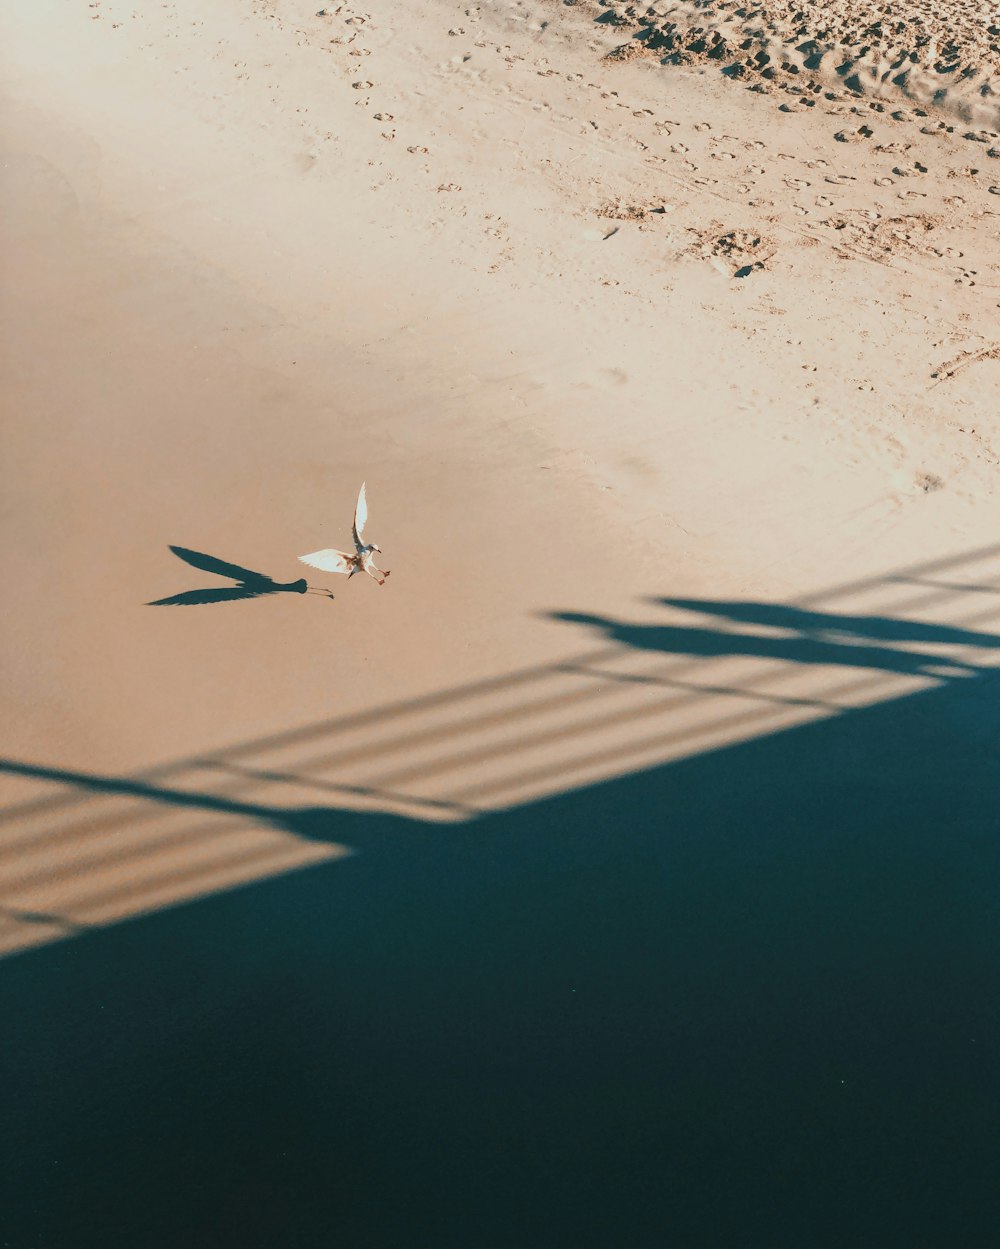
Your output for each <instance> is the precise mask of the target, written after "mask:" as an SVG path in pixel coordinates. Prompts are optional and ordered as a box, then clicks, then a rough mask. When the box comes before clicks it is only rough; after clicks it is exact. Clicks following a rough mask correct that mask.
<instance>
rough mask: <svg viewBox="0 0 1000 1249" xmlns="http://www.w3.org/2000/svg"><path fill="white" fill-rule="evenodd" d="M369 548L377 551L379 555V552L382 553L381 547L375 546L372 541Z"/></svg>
mask: <svg viewBox="0 0 1000 1249" xmlns="http://www.w3.org/2000/svg"><path fill="white" fill-rule="evenodd" d="M371 549H372V550H373V551H378V553H379V555H381V554H382V548H381V547H380V546H376V545H375V543H374V542H373V543H372V548H371Z"/></svg>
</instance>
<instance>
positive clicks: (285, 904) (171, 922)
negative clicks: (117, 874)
mask: <svg viewBox="0 0 1000 1249" xmlns="http://www.w3.org/2000/svg"><path fill="white" fill-rule="evenodd" d="M716 606H717V607H721V605H718V604H717V605H716ZM698 610H699V611H704V610H706V608H705V605H704V604H699V606H698ZM740 610H741V611H742V610H743V609H742V608H741V609H740ZM721 614H725V615H727V618H728V619H734V618H736V616H737V613H736V612H734V611H733V609H732V605H729V606H728V607H727V609H726V611H725V612H722V613H721ZM786 622H787V618H786ZM611 623H612V624H614V631H612V630H611V629H610V628H609V627H608V622H602V623H601V628H602V630H603V631H604V632H606V633H608V634H609V635H610V636H615V637H616V638H617V640H619V641H621V642H624V643H627V644H629V645H638V646H640V647H642V648H643V649H653V650H663V651H672V649H673V647H674V645H675V643H677V642H678V640H679V641H680V642H681V643H682V645H681V646H680V649H681V650H683V651H684V653H692V651H691V650H690V649H688V648H689V647H692V646H694V647H696V648H697V649H695V650H694V652H693V653H697V654H719V653H733V652H732V650H731V649H729V648H731V647H732V646H733V645H734V639H733V636H732V635H731V634H725V635H722V634H719V635H716V637H715V638H714V639H713V638H712V637H711V634H710V631H709V630H707V629H693V630H689V631H685V632H684V633H683V636H681V637H680V638H679V639H678V635H677V634H676V632H674V633H671V632H670V631H669V630H668V631H664V629H663V628H662V627H661V626H659V625H653V626H630V625H622V624H615V623H614V622H611ZM755 623H756V622H755ZM761 623H773V622H772V621H770V620H768V621H763V622H761ZM805 624H806V622H805V621H803V620H799V622H798V624H797V625H796V626H794V627H795V628H797V629H798V630H799V633H798V635H796V636H793V637H791V638H786V639H784V645H785V647H786V651H785V653H784V656H783V657H785V658H796V657H798V659H797V661H798V662H811V661H812V660H811V658H810V657H811V656H816V662H822V663H827V662H830V658H829V657H830V655H831V654H840V653H844V648H845V647H846V649H847V650H852V649H864V650H865V653H866V655H867V654H868V653H869V652H870V653H871V655H872V657H873V661H874V666H875V667H877V668H880V669H883V670H891V671H899V670H900V669H899V668H898V667H897V666H896V661H895V660H893V659H892V658H891V656H890V654H889V648H888V647H886V646H883V645H879V644H878V643H879V641H881V640H883V639H881V638H880V636H879V632H880V630H882V629H883V626H882V625H878V624H875V625H872V624H867V625H865V626H864V629H865V630H866V631H867V632H865V633H864V636H865V637H866V638H867V639H868V640H869V642H871V641H872V639H873V638H874V644H872V645H868V644H866V645H865V646H864V647H862V648H852V647H850V646H849V645H848V644H847V643H845V642H843V641H841V642H833V641H827V640H824V639H823V638H822V637H819V638H816V637H803V636H801V634H802V630H803V628H804V626H805ZM780 627H786V625H785V624H784V623H783V624H782V625H781V626H780ZM814 627H817V626H816V625H815V622H812V623H810V624H809V628H811V629H812V628H814ZM823 627H824V628H825V626H823ZM837 627H838V629H842V628H843V621H841V623H840V625H839V626H837ZM859 630H861V626H860V625H858V624H857V622H855V631H859ZM911 640H913V641H915V642H917V643H924V644H927V645H929V644H930V643H931V642H933V641H935V640H936V639H935V638H931V637H925V638H920V637H916V638H913V639H911ZM759 641H760V639H754V642H755V643H756V642H759ZM736 644H737V645H740V646H743V647H745V648H746V649H743V650H740V651H739V652H738V653H741V654H742V653H760V652H759V651H751V650H750V647H751V645H752V643H751V642H750V640H748V639H747V638H744V639H742V641H741V640H740V639H739V638H737V639H736ZM989 644H991V643H987V642H978V643H977V645H989ZM992 644H995V642H994V643H992ZM765 653H767V654H768V655H769V654H770V651H769V650H768V651H766V652H765ZM932 658H933V657H932V656H930V655H928V654H924V653H921V654H920V655H917V656H916V657H915V658H914V659H913V661H912V662H913V665H914V666H913V667H912V668H911V667H908V668H906V669H905V670H906V671H922V670H923V665H925V664H929V663H930V661H931V659H932ZM833 662H838V661H837V660H836V659H835V660H834V661H833ZM844 662H847V656H846V654H845V658H844ZM900 662H903V661H900ZM906 662H910V661H906ZM935 662H937V661H935ZM998 743H1000V680H998V678H997V676H996V675H995V674H994V673H993V672H990V671H988V670H977V669H974V668H972V667H969V668H968V670H967V671H966V672H965V675H963V676H962V677H961V678H960V679H956V680H954V681H943V682H942V683H941V684H940V685H938V686H937V687H936V688H934V689H931V690H928V691H925V692H922V693H918V694H913V695H910V696H909V697H905V698H898V699H895V700H893V701H889V702H885V703H882V704H880V705H877V706H872V707H867V708H864V709H862V710H857V711H853V712H850V713H848V714H844V715H841V716H838V717H835V718H830V719H827V720H823V721H820V722H816V723H812V724H810V725H808V726H806V727H800V728H796V729H791V730H788V731H785V732H781V733H776V734H773V735H771V736H769V737H762V738H758V739H756V740H752V741H748V742H745V743H743V744H738V745H734V746H731V747H728V748H726V749H720V750H716V751H713V752H710V753H706V754H703V755H700V756H698V757H695V758H690V759H686V760H683V761H681V762H677V763H672V764H668V765H664V766H661V767H657V768H653V769H650V770H648V771H644V772H638V773H635V774H633V775H629V776H625V777H621V778H620V779H617V780H613V781H610V782H607V783H605V784H600V785H594V786H591V787H589V788H586V789H580V790H577V791H575V792H571V793H568V794H564V795H561V796H557V797H554V798H550V799H547V800H545V801H540V802H536V803H533V804H531V805H529V806H526V807H521V808H517V809H514V810H511V811H506V812H499V813H497V814H493V815H489V816H486V817H484V818H481V819H479V820H476V821H473V822H472V823H469V824H463V825H458V826H436V825H432V824H423V823H419V822H416V821H412V820H408V819H402V818H395V817H390V816H382V815H362V814H349V813H345V812H340V811H336V810H333V809H329V808H325V807H315V808H262V807H257V808H256V810H257V812H258V818H260V819H262V820H266V821H267V822H268V823H269V824H272V825H275V826H278V827H281V828H284V829H287V830H289V831H291V832H293V833H295V834H296V835H298V836H303V837H308V838H311V839H321V840H328V841H332V842H337V843H341V844H344V845H348V846H351V847H352V848H353V849H354V850H355V851H356V853H355V854H354V855H353V856H352V857H350V858H347V859H343V860H339V861H337V862H333V863H330V864H327V865H323V866H320V867H316V868H312V869H310V870H307V871H302V872H299V873H295V874H292V875H289V876H285V877H282V878H279V879H274V880H270V881H267V882H264V883H261V884H257V885H254V886H251V887H248V888H244V889H241V890H237V891H233V892H230V893H225V894H222V895H220V896H216V897H209V898H205V899H203V900H200V901H198V902H195V903H192V904H190V905H186V906H182V907H178V908H176V909H173V910H169V911H164V912H161V913H158V914H154V915H150V916H148V917H145V918H141V919H137V920H134V921H132V922H128V923H123V924H120V925H118V926H116V927H113V928H109V929H105V930H99V931H92V932H88V933H85V934H82V935H80V936H77V937H75V938H74V939H72V940H68V941H65V942H62V943H60V944H58V945H53V946H50V947H47V948H43V949H40V950H37V951H34V952H30V953H27V954H23V955H21V956H18V957H14V958H9V959H7V960H5V961H3V962H0V1021H2V1022H0V1030H2V1031H0V1035H2V1038H3V1040H2V1051H3V1052H2V1054H0V1061H2V1068H3V1071H4V1073H5V1074H4V1083H3V1091H2V1093H0V1098H2V1102H3V1105H2V1107H0V1111H2V1114H0V1120H2V1124H3V1129H2V1130H3V1153H4V1164H3V1167H4V1170H3V1185H4V1189H5V1192H4V1195H3V1200H2V1201H0V1210H2V1211H3V1215H2V1222H3V1236H2V1237H0V1240H6V1242H7V1243H9V1244H10V1245H12V1246H16V1247H17V1249H22V1247H24V1249H28V1247H29V1246H36V1245H37V1246H44V1245H53V1246H60V1247H61V1246H73V1249H89V1247H90V1246H95V1247H96V1246H100V1247H101V1249H106V1247H107V1246H109V1245H122V1246H128V1247H129V1249H229V1247H230V1246H237V1245H238V1246H240V1247H241V1249H243V1247H245V1249H264V1247H265V1246H266V1247H267V1249H273V1247H274V1246H281V1247H282V1249H306V1247H308V1249H315V1247H316V1246H327V1245H331V1246H332V1245H338V1246H345V1247H348V1249H409V1247H410V1246H413V1247H414V1249H418V1247H423V1246H433V1247H434V1249H581V1247H590V1246H593V1247H594V1249H608V1246H619V1245H620V1246H623V1247H627V1249H665V1247H667V1249H672V1247H676V1249H701V1247H704V1249H717V1247H719V1246H738V1247H739V1249H756V1247H757V1246H760V1247H761V1249H803V1246H809V1247H810V1249H843V1246H846V1245H850V1246H858V1247H862V1249H882V1247H883V1246H888V1245H897V1244H898V1245H927V1246H933V1247H935V1249H937V1247H941V1249H944V1247H945V1246H949V1247H950V1246H953V1245H968V1246H984V1245H986V1244H988V1243H990V1242H991V1239H992V1235H993V1232H994V1231H995V1227H996V1226H997V1224H998V1223H1000V1195H998V1189H997V1185H996V1151H997V1139H998V1120H1000V1076H998V1070H1000V1067H998V1057H997V1056H998V1053H1000V999H998V994H997V969H998V967H1000V907H998V902H997V899H998V897H1000V799H998V794H1000V745H998ZM21 766H27V765H21ZM54 771H55V770H54ZM65 775H66V776H71V775H73V774H71V773H66V774H65ZM109 779H111V780H112V781H113V782H114V785H115V786H118V785H120V784H121V782H117V781H114V778H109ZM100 785H101V778H97V777H95V778H90V787H91V788H95V787H100ZM114 792H119V790H118V789H117V788H115V789H114ZM127 792H137V791H135V790H131V789H130V790H129V791H127ZM143 796H146V797H152V798H157V797H158V798H159V800H161V801H167V802H173V801H175V797H174V796H172V795H170V794H169V792H164V793H161V794H160V795H159V796H158V795H156V794H154V793H151V792H149V787H147V791H146V792H145V793H144V795H143ZM249 805H250V804H246V807H249Z"/></svg>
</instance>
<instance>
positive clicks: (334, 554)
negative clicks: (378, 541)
mask: <svg viewBox="0 0 1000 1249" xmlns="http://www.w3.org/2000/svg"><path fill="white" fill-rule="evenodd" d="M367 520H368V499H367V497H366V495H365V483H364V482H362V483H361V489H360V491H359V492H358V505H357V507H356V508H355V509H354V554H353V555H351V554H349V553H348V552H347V551H335V550H333V549H332V548H331V549H329V550H326V551H313V552H312V553H311V554H310V555H300V556H299V559H300V560H301V561H302V563H303V564H308V565H309V566H310V567H311V568H322V569H323V571H324V572H343V573H346V574H347V576H348V577H353V576H354V574H355V573H356V572H366V573H367V574H368V576H369V577H372V578H374V580H376V581H377V582H378V583H379V585H385V579H386V577H388V575H389V570H388V569H387V568H386V569H382V568H376V567H375V560H374V559H373V554H374V553H375V552H378V554H379V555H381V554H382V548H381V547H380V546H376V545H375V543H374V542H365V541H364V539H363V536H362V535H363V534H364V531H365V523H366V521H367Z"/></svg>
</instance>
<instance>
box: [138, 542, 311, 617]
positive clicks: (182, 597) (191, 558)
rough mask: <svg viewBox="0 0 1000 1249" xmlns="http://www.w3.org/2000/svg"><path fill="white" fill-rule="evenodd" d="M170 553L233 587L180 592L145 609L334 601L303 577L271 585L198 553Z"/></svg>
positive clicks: (178, 549)
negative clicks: (273, 598) (302, 597)
mask: <svg viewBox="0 0 1000 1249" xmlns="http://www.w3.org/2000/svg"><path fill="white" fill-rule="evenodd" d="M170 550H171V551H173V553H174V554H175V555H176V556H177V558H178V559H181V560H183V561H184V563H185V564H190V565H191V567H192V568H198V569H200V570H201V571H202V572H211V573H215V574H216V575H217V576H219V577H228V578H229V579H230V580H231V581H234V582H236V584H235V585H231V586H211V587H209V588H206V589H203V590H184V591H182V592H181V593H180V594H171V595H168V596H167V597H166V598H158V599H154V600H153V601H152V602H151V603H148V604H147V606H148V607H192V606H197V605H202V604H205V603H230V602H234V601H235V600H237V599H247V598H263V597H264V596H265V595H267V594H321V595H323V597H324V598H330V599H332V598H333V597H334V594H333V591H332V590H325V589H322V588H320V587H319V586H310V585H309V583H308V582H307V581H306V579H305V577H300V578H299V580H298V581H275V580H274V579H273V578H272V577H268V576H267V575H266V574H265V573H262V572H254V571H253V570H252V569H250V568H242V567H241V566H240V565H239V564H230V563H229V562H228V561H227V560H224V559H217V558H216V557H215V556H214V555H206V554H204V552H202V551H190V550H188V548H187V547H184V546H171V547H170Z"/></svg>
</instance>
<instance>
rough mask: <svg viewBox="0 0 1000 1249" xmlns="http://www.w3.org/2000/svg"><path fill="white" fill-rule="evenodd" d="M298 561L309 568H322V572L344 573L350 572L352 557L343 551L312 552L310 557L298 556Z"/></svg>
mask: <svg viewBox="0 0 1000 1249" xmlns="http://www.w3.org/2000/svg"><path fill="white" fill-rule="evenodd" d="M299 559H300V560H301V561H302V563H303V564H308V565H309V566H310V567H311V568H322V570H323V571H324V572H346V573H349V572H350V571H351V568H352V567H353V565H352V562H351V560H352V557H351V556H350V555H348V554H347V553H346V552H344V551H334V550H332V549H330V550H327V551H313V552H312V553H311V554H310V555H300V556H299Z"/></svg>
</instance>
